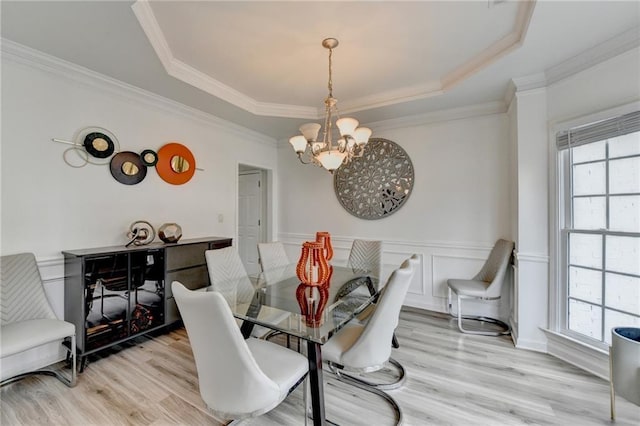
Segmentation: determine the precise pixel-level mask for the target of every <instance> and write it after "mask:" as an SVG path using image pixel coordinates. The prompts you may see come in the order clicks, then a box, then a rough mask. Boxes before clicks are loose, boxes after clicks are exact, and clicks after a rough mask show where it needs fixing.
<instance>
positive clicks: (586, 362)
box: [543, 101, 640, 378]
mask: <svg viewBox="0 0 640 426" xmlns="http://www.w3.org/2000/svg"><path fill="white" fill-rule="evenodd" d="M638 110H640V101H636V102H632V103H628V104H625V105H620V106H618V107H615V108H610V109H607V110H603V111H599V112H596V113H593V114H589V115H585V116H581V117H575V118H572V119H568V120H565V121H560V122H550V123H549V138H548V141H549V222H550V223H551V226H550V227H549V252H550V256H549V312H548V315H549V318H548V319H549V322H548V324H549V328H548V329H546V330H543V331H544V332H545V333H546V334H547V337H548V338H549V339H548V345H547V352H548V353H549V354H550V355H554V356H556V357H557V358H561V359H563V360H565V361H567V362H569V363H571V364H574V365H576V366H578V367H581V368H583V369H585V370H587V371H590V372H592V373H594V374H596V375H598V376H600V377H603V378H606V377H608V371H609V366H608V356H606V357H605V356H604V354H605V353H607V355H608V350H607V351H602V350H601V349H597V348H594V347H592V346H589V345H587V344H585V343H583V342H581V341H579V340H577V339H575V338H574V337H572V336H570V335H567V334H564V333H563V332H562V330H561V325H562V318H564V316H565V315H566V304H565V299H566V297H563V296H566V294H565V293H566V286H564V285H563V284H562V274H563V271H562V268H560V267H559V264H558V263H559V262H558V259H559V258H560V255H561V253H562V244H563V241H562V239H561V238H560V231H561V226H560V225H561V224H562V223H563V220H564V215H565V206H564V203H563V202H562V196H563V195H564V194H565V193H566V191H567V188H565V187H564V186H565V185H566V184H567V182H566V181H565V179H562V180H559V179H558V178H559V177H561V176H563V173H564V168H565V167H566V166H565V164H564V162H563V161H562V159H561V158H560V156H559V155H558V151H557V149H556V135H557V134H558V132H562V131H566V130H569V129H571V128H574V127H579V126H583V125H586V124H589V123H593V122H596V121H600V120H605V119H607V118H611V117H614V116H619V115H624V114H628V113H631V112H634V111H638Z"/></svg>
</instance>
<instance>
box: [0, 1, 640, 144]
mask: <svg viewBox="0 0 640 426" xmlns="http://www.w3.org/2000/svg"><path fill="white" fill-rule="evenodd" d="M0 7H1V9H2V10H1V12H2V13H1V14H0V17H1V20H2V22H1V26H0V29H1V31H2V38H3V40H4V42H3V46H2V51H3V55H6V54H13V55H18V56H24V55H25V54H26V53H25V52H22V53H20V52H18V53H16V52H17V51H19V50H20V49H21V48H22V47H20V46H23V47H25V46H26V48H27V49H28V48H31V49H35V51H37V52H42V53H44V54H46V55H51V56H53V57H55V58H59V59H62V60H64V61H67V62H70V63H72V64H76V65H79V66H80V67H82V68H83V69H86V70H88V71H89V72H97V73H99V74H101V75H103V76H107V77H110V78H113V79H116V80H117V81H119V82H124V83H126V84H128V85H132V86H135V87H137V88H141V89H143V90H146V91H148V92H152V93H154V94H157V95H160V96H162V97H164V98H168V99H171V100H173V101H176V102H179V103H181V104H184V105H187V106H188V107H191V108H195V109H197V110H200V111H204V112H206V113H209V114H213V115H215V116H217V117H219V118H222V119H224V120H228V121H231V122H233V123H236V124H239V125H241V126H243V127H246V128H248V129H252V130H255V131H257V132H260V133H262V134H264V135H268V136H271V137H274V138H278V139H280V138H287V137H288V136H290V135H292V134H295V133H297V127H298V126H299V125H300V124H301V123H302V122H304V121H306V119H313V118H317V117H318V116H319V115H320V113H321V108H322V101H323V99H324V97H325V96H326V94H327V89H326V85H327V77H328V75H327V74H328V73H327V70H328V62H327V53H328V52H327V51H326V50H325V49H324V48H322V46H321V44H320V43H321V41H322V39H323V38H326V37H336V38H338V39H339V40H340V46H338V48H337V49H336V50H335V51H334V55H333V62H334V67H333V71H334V73H333V74H334V75H333V83H334V95H335V96H336V97H337V98H338V99H339V101H340V102H339V107H340V111H341V112H342V113H343V114H344V113H347V112H348V113H350V115H353V116H354V117H356V118H358V119H359V120H360V122H362V123H372V122H380V121H387V120H396V121H397V120H398V119H400V120H405V119H409V117H412V116H428V115H430V114H431V115H433V114H435V115H436V116H437V114H440V113H441V112H443V111H446V110H469V111H471V110H474V111H477V110H478V111H482V108H481V105H493V107H492V108H493V110H494V111H495V109H496V107H495V106H496V105H499V104H502V105H504V99H505V94H506V93H507V91H508V87H509V84H510V81H512V79H516V80H518V81H523V79H522V77H527V78H526V79H524V81H525V82H526V81H532V82H535V81H536V80H537V81H538V82H540V81H541V82H542V84H543V85H544V84H549V82H553V81H558V80H559V79H560V78H562V77H564V76H566V75H570V74H571V73H574V72H577V71H579V70H580V69H583V68H585V67H587V66H592V65H594V64H596V63H598V62H599V61H602V60H605V59H607V58H609V57H612V56H614V55H616V54H620V53H622V52H624V51H627V50H629V49H631V48H633V47H636V46H638V45H640V3H638V2H631V1H621V2H616V1H579V2H574V1H566V2H563V1H540V2H519V1H512V0H488V1H442V2H430V1H425V2H402V1H385V2H360V1H356V2H343V1H326V2H307V1H296V2H271V1H229V2H219V1H151V2H134V1H96V0H86V1H10V0H9V1H7V0H3V1H2V2H0ZM16 49H17V50H16ZM38 55H40V56H38ZM32 56H34V57H37V58H40V57H44V56H43V55H41V54H40V53H37V54H33V55H32ZM639 60H640V58H639ZM532 76H534V77H535V78H533V79H531V77H532ZM3 83H5V82H4V81H3ZM479 106H480V107H479ZM351 113H353V114H351Z"/></svg>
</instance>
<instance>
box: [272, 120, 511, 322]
mask: <svg viewBox="0 0 640 426" xmlns="http://www.w3.org/2000/svg"><path fill="white" fill-rule="evenodd" d="M373 137H382V138H387V139H390V140H392V141H394V142H396V143H398V144H399V145H400V146H402V147H403V148H404V149H405V150H406V151H407V153H408V154H409V156H410V157H411V160H412V162H413V166H414V169H415V185H414V188H413V193H412V194H411V196H410V197H409V199H408V200H407V202H406V204H405V205H404V206H403V207H402V208H401V209H400V210H399V211H398V212H397V213H395V214H393V215H391V216H389V217H387V218H384V219H381V220H374V221H369V220H362V219H358V218H356V217H354V216H351V215H350V214H349V213H348V212H347V211H346V210H344V209H343V208H342V207H341V205H340V204H339V202H338V200H337V199H336V196H335V194H334V191H333V180H332V176H331V175H330V174H329V173H327V172H325V171H323V170H321V169H319V168H316V167H314V166H309V165H307V166H304V165H301V164H300V163H299V162H298V160H297V159H296V156H295V154H294V153H293V150H292V149H291V148H290V146H288V144H286V145H287V146H282V147H281V149H280V150H279V166H278V167H279V177H280V179H279V186H278V188H279V194H280V202H281V206H282V207H281V209H280V222H279V229H280V234H279V238H280V240H282V241H283V242H285V243H287V245H288V250H289V254H290V256H291V257H292V258H297V256H299V247H300V243H301V242H302V241H304V240H306V239H309V238H312V236H313V234H314V233H315V231H319V230H326V231H329V232H331V234H332V238H333V241H334V245H335V246H336V247H337V250H336V257H337V258H338V259H345V258H346V256H347V255H348V250H349V248H350V244H351V241H352V240H353V239H354V238H364V239H381V240H383V241H384V259H383V261H384V262H385V263H395V264H396V265H397V264H399V262H400V261H401V260H403V259H404V258H405V257H406V256H408V255H409V254H411V253H414V252H415V253H419V254H421V255H422V273H421V274H420V276H419V277H417V278H416V280H414V283H413V285H412V287H411V289H410V290H409V295H408V297H407V299H406V304H407V305H411V306H416V307H422V308H426V309H431V310H435V311H444V310H445V302H446V299H445V297H446V279H447V278H453V277H459V278H467V277H468V278H470V277H471V276H473V275H474V274H475V273H476V272H477V271H478V270H479V268H480V267H481V265H482V263H483V261H484V260H485V259H486V257H487V256H488V253H489V251H490V249H491V247H492V246H493V243H494V242H495V240H496V239H498V238H500V237H504V238H511V235H510V234H511V218H510V214H509V210H510V203H509V185H510V184H509V182H510V176H509V147H508V143H509V141H508V122H507V116H506V114H493V115H486V116H480V117H474V118H466V119H460V120H451V121H444V122H438V123H431V124H425V125H420V126H414V127H405V128H394V129H386V130H385V129H380V128H378V129H375V130H374V135H373ZM506 300H507V302H508V299H506ZM493 311H494V313H495V312H497V307H494V308H493Z"/></svg>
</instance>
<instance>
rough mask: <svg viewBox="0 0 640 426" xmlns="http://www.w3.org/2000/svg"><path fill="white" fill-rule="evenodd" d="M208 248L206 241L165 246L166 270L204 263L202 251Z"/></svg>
mask: <svg viewBox="0 0 640 426" xmlns="http://www.w3.org/2000/svg"><path fill="white" fill-rule="evenodd" d="M208 249H209V244H208V243H201V244H189V245H177V246H172V247H167V248H166V249H165V256H166V259H167V260H166V261H167V271H172V270H174V269H179V268H180V269H181V268H189V267H191V266H196V265H204V264H206V261H205V259H204V252H205V251H207V250H208ZM185 285H186V284H185Z"/></svg>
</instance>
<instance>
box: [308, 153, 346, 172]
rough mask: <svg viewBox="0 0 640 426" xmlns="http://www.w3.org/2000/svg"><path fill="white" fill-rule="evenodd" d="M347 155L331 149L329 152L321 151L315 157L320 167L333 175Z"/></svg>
mask: <svg viewBox="0 0 640 426" xmlns="http://www.w3.org/2000/svg"><path fill="white" fill-rule="evenodd" d="M346 156H347V154H346V153H345V152H340V151H338V150H337V149H332V150H330V151H323V152H321V153H320V154H318V156H317V157H316V158H317V159H318V161H319V162H320V164H322V167H324V168H325V169H327V170H328V171H330V172H331V173H333V171H334V170H336V169H337V168H338V167H340V166H341V165H342V162H343V161H344V157H346Z"/></svg>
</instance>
